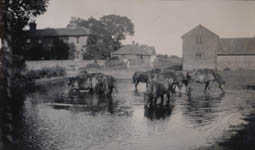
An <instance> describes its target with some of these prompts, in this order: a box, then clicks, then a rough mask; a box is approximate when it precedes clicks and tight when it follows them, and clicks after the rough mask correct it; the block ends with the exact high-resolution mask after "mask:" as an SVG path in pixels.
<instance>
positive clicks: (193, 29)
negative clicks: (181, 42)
mask: <svg viewBox="0 0 255 150" xmlns="http://www.w3.org/2000/svg"><path fill="white" fill-rule="evenodd" d="M197 29H203V30H206V31H207V32H209V33H211V34H212V35H214V36H217V37H219V36H218V35H217V34H216V33H214V32H212V31H211V30H209V29H207V28H206V27H204V26H202V25H201V24H199V25H197V26H196V27H194V28H192V29H191V30H190V31H188V32H186V33H185V34H183V35H182V36H181V38H184V37H185V36H187V35H189V34H190V33H192V32H193V31H195V30H197Z"/></svg>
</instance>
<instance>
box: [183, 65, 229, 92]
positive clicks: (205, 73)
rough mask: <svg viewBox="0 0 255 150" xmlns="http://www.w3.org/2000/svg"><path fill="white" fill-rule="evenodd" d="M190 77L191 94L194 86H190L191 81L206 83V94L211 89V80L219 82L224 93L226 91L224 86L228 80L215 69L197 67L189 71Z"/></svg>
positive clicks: (189, 87)
mask: <svg viewBox="0 0 255 150" xmlns="http://www.w3.org/2000/svg"><path fill="white" fill-rule="evenodd" d="M187 78H188V82H189V83H188V87H187V92H188V93H189V94H190V92H191V90H192V88H191V86H190V83H192V82H196V83H200V84H205V89H204V93H205V94H206V93H207V92H208V90H209V85H210V83H211V82H217V83H218V84H219V88H220V90H221V92H222V93H225V91H224V86H225V84H226V82H225V81H224V80H223V78H222V77H221V76H220V75H219V74H218V73H217V72H216V71H214V70H213V69H208V68H206V69H197V70H193V71H191V72H189V73H188V74H187Z"/></svg>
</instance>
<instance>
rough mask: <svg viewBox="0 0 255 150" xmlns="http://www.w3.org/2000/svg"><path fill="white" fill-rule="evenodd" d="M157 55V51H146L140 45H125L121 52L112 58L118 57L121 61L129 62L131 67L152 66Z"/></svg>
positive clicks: (116, 52)
mask: <svg viewBox="0 0 255 150" xmlns="http://www.w3.org/2000/svg"><path fill="white" fill-rule="evenodd" d="M155 55H156V52H155V50H154V51H152V50H150V49H148V50H146V49H144V48H142V47H141V46H139V45H138V44H132V45H125V46H123V47H122V48H120V49H119V50H117V51H115V52H112V53H111V57H118V58H119V59H121V60H127V61H128V62H129V64H130V66H136V65H147V66H152V62H153V60H154V58H155Z"/></svg>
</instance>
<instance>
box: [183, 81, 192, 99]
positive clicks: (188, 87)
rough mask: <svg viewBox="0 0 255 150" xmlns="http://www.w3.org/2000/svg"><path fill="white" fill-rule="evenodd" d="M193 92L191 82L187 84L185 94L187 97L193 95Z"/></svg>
mask: <svg viewBox="0 0 255 150" xmlns="http://www.w3.org/2000/svg"><path fill="white" fill-rule="evenodd" d="M191 90H192V88H191V82H190V83H189V84H187V86H186V91H185V93H186V94H187V95H189V96H190V95H191Z"/></svg>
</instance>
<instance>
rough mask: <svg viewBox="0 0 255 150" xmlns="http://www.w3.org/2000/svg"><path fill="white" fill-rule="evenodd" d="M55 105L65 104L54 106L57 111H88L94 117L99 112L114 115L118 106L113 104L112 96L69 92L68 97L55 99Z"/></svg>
mask: <svg viewBox="0 0 255 150" xmlns="http://www.w3.org/2000/svg"><path fill="white" fill-rule="evenodd" d="M54 102H55V103H58V104H63V105H56V106H54V107H55V108H56V109H69V110H70V109H71V110H74V111H87V112H91V113H92V115H94V114H96V113H98V112H103V113H104V112H109V113H111V114H112V113H113V112H114V111H113V110H114V108H113V107H115V106H116V104H115V103H114V102H113V99H112V96H104V95H98V94H95V93H93V92H78V91H76V90H72V89H71V90H69V91H68V93H67V97H65V98H63V97H62V98H61V99H59V98H58V99H55V101H54Z"/></svg>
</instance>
